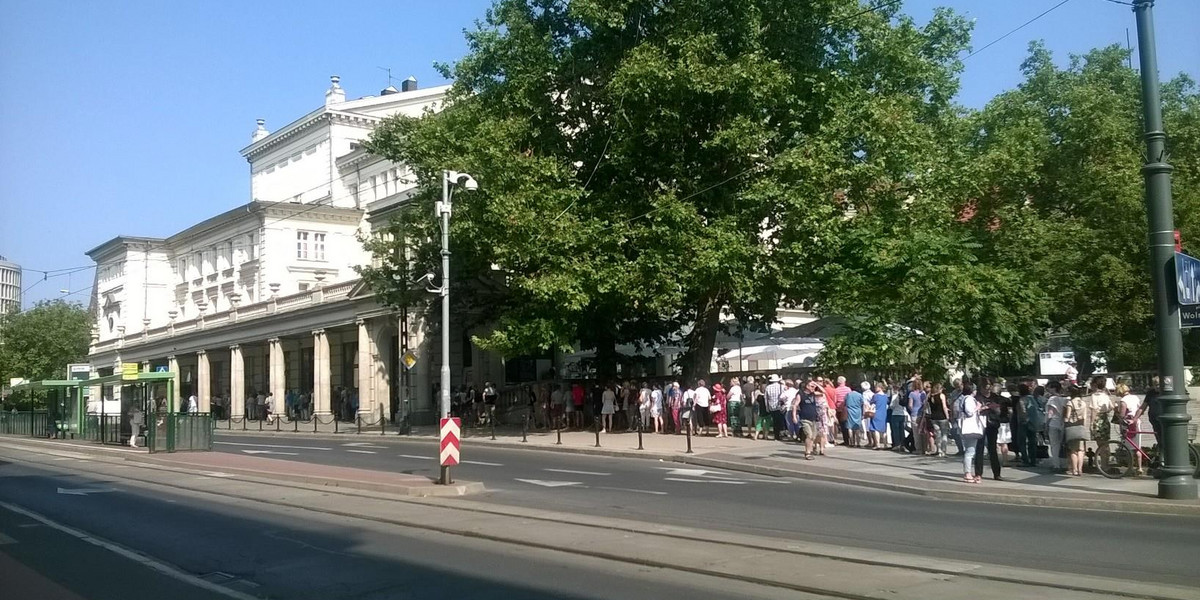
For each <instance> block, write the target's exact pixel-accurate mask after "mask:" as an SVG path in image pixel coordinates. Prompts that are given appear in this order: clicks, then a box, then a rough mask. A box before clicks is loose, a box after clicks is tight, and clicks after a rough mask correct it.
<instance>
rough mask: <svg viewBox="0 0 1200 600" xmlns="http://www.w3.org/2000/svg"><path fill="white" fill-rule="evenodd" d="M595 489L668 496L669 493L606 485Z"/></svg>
mask: <svg viewBox="0 0 1200 600" xmlns="http://www.w3.org/2000/svg"><path fill="white" fill-rule="evenodd" d="M595 489H598V490H614V491H617V492H633V493H635V494H654V495H655V496H666V495H667V493H666V492H656V491H654V490H635V489H633V488H619V487H604V486H596V488H595Z"/></svg>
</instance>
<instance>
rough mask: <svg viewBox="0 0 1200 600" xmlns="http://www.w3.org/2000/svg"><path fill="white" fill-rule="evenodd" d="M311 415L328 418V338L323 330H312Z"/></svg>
mask: <svg viewBox="0 0 1200 600" xmlns="http://www.w3.org/2000/svg"><path fill="white" fill-rule="evenodd" d="M312 334H313V414H314V415H322V416H328V415H330V414H332V412H330V410H329V394H330V391H329V337H328V336H327V335H326V334H325V330H324V329H316V330H313V332H312Z"/></svg>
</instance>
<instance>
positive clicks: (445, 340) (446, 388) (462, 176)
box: [434, 171, 479, 485]
mask: <svg viewBox="0 0 1200 600" xmlns="http://www.w3.org/2000/svg"><path fill="white" fill-rule="evenodd" d="M451 184H454V185H462V186H463V187H464V188H465V189H467V190H476V189H479V184H478V183H476V182H475V178H473V177H471V176H470V175H467V174H466V173H459V172H458V171H442V200H441V202H438V203H437V206H435V207H434V208H435V212H436V213H437V216H438V217H439V218H440V219H441V221H442V284H441V287H440V288H439V289H438V292H439V293H440V294H441V296H442V372H441V385H440V390H439V394H438V396H439V398H438V415H439V416H440V417H441V418H442V419H445V418H448V417H449V416H450V208H451V203H450V200H451V198H452V194H451V187H450V186H451ZM450 482H451V479H450V467H447V466H443V467H442V469H441V477H440V479H439V483H441V484H443V485H449V484H450Z"/></svg>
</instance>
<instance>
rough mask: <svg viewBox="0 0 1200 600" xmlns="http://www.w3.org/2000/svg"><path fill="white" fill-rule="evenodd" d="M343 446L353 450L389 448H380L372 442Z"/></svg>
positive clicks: (352, 443) (351, 443)
mask: <svg viewBox="0 0 1200 600" xmlns="http://www.w3.org/2000/svg"><path fill="white" fill-rule="evenodd" d="M342 445H343V446H348V447H351V448H387V446H380V445H379V444H372V443H371V442H350V443H349V444H342Z"/></svg>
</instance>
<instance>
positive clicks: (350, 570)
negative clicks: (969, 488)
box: [0, 461, 811, 600]
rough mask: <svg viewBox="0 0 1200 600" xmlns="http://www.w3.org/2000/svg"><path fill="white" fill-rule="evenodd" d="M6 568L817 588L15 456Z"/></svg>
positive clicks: (19, 576) (724, 592)
mask: <svg viewBox="0 0 1200 600" xmlns="http://www.w3.org/2000/svg"><path fill="white" fill-rule="evenodd" d="M63 464H64V466H68V467H70V466H72V463H71V462H66V461H64V463H63ZM83 464H84V463H74V465H75V466H79V465H83ZM31 514H36V516H31ZM61 528H70V529H73V530H77V531H75V533H76V534H78V535H83V536H84V537H86V539H81V538H80V537H76V535H72V534H69V533H64V532H63V531H61ZM97 544H101V545H97ZM148 563H152V564H153V565H155V566H156V567H157V568H158V569H159V570H156V569H155V568H152V567H149V566H147V564H148ZM161 569H168V570H172V569H173V570H175V571H177V572H178V574H179V575H178V576H176V577H170V576H166V575H163V574H162V572H161ZM48 580H52V581H48ZM197 581H204V582H208V583H209V584H210V587H211V588H214V589H215V590H216V591H213V590H211V589H204V588H201V587H198V586H199V584H198V583H197ZM0 582H2V583H0V598H5V599H7V598H9V597H12V596H8V595H7V594H8V593H10V592H13V591H14V590H35V591H33V592H28V593H26V595H25V596H23V597H21V600H25V599H26V598H28V599H29V600H34V599H36V600H76V599H78V598H86V599H88V600H109V599H111V600H152V599H153V600H161V599H163V598H171V599H172V600H198V599H207V598H222V599H228V598H234V599H241V600H247V599H250V598H283V599H288V600H309V599H312V600H334V599H339V598H353V599H355V600H376V599H379V600H383V599H389V600H391V599H410V598H414V599H415V598H431V599H432V598H438V599H442V598H464V599H489V598H496V599H504V600H513V599H530V600H543V599H550V598H562V599H568V600H571V599H579V600H584V599H591V598H643V599H647V600H661V599H663V598H683V597H686V598H688V599H689V600H708V599H717V598H764V599H765V598H771V599H776V598H777V599H781V600H782V599H784V598H787V599H796V598H811V596H807V595H802V594H797V593H796V592H793V591H786V590H780V589H772V588H765V587H761V586H757V585H754V584H750V583H746V582H735V581H730V580H727V579H720V578H713V577H709V576H705V575H697V574H694V573H680V572H675V571H670V570H664V569H655V568H646V567H638V566H634V565H629V564H624V563H617V562H612V561H605V560H600V559H592V558H587V557H581V556H575V555H571V554H567V553H561V552H553V551H547V550H538V549H531V548H523V547H518V546H514V545H511V544H503V543H497V542H490V541H486V540H477V539H473V538H466V537H458V536H450V535H445V534H440V533H435V532H427V531H422V530H417V529H411V528H405V527H398V526H390V525H384V524H380V523H377V522H367V521H359V520H355V519H348V518H344V517H336V516H332V515H325V514H321V513H313V512H300V513H296V512H294V511H288V510H286V509H281V508H278V507H274V506H270V505H263V504H261V503H252V502H249V501H241V500H229V501H227V502H226V501H224V500H222V501H221V502H220V504H219V505H218V504H214V503H213V502H212V501H211V500H206V499H201V498H197V497H195V496H194V495H193V494H190V493H188V492H182V491H177V490H169V491H158V490H156V489H146V488H145V487H144V486H137V485H132V484H124V483H122V482H121V481H120V480H115V481H110V480H104V479H102V478H97V477H90V476H86V475H72V474H62V473H59V472H57V471H54V470H52V469H47V468H43V467H36V466H32V465H26V464H20V463H16V464H4V463H2V462H0ZM211 584H215V585H211ZM39 585H40V586H41V587H37V586H39ZM47 590H50V591H47ZM30 594H36V595H30ZM13 598H14V600H17V598H16V597H13Z"/></svg>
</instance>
